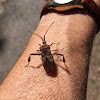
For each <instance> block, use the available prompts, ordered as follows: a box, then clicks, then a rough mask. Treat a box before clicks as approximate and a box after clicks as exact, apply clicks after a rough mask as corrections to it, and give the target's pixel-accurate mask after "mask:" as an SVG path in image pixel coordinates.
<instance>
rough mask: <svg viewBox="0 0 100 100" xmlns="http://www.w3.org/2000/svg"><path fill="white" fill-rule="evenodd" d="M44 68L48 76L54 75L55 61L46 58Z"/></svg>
mask: <svg viewBox="0 0 100 100" xmlns="http://www.w3.org/2000/svg"><path fill="white" fill-rule="evenodd" d="M43 66H44V69H45V71H46V72H47V73H48V74H52V73H53V72H54V61H53V58H52V61H51V60H50V59H48V57H46V58H45V62H43Z"/></svg>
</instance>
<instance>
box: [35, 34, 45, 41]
mask: <svg viewBox="0 0 100 100" xmlns="http://www.w3.org/2000/svg"><path fill="white" fill-rule="evenodd" d="M34 34H35V35H37V36H38V37H40V38H41V39H42V40H43V38H42V37H41V36H40V35H38V34H36V33H34Z"/></svg>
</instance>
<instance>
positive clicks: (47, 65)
mask: <svg viewBox="0 0 100 100" xmlns="http://www.w3.org/2000/svg"><path fill="white" fill-rule="evenodd" d="M53 23H54V22H53ZM53 23H52V24H51V25H50V26H49V28H50V27H51V26H52V25H53ZM49 28H48V29H47V31H46V32H45V34H44V37H43V38H42V37H41V36H39V35H38V34H36V33H34V34H35V35H37V36H38V37H40V38H41V39H42V43H43V44H42V45H41V44H39V45H40V48H39V50H37V51H40V53H32V54H30V56H29V58H28V65H29V63H30V61H31V55H40V56H41V58H42V64H40V65H39V66H37V68H39V67H40V66H41V65H43V66H44V69H45V71H46V72H47V73H48V74H52V73H53V72H54V58H53V55H59V56H62V57H63V62H64V64H65V58H64V56H63V54H59V53H57V52H55V53H54V54H52V53H51V49H50V46H51V45H53V44H54V43H52V44H50V45H48V44H47V43H46V40H45V36H46V33H47V32H48V30H49ZM52 51H57V50H52ZM28 65H27V66H28ZM65 66H66V64H65ZM66 67H67V66H66Z"/></svg>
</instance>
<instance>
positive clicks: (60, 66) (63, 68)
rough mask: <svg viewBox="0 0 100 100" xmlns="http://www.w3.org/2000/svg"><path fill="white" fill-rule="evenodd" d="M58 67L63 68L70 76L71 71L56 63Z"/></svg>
mask: <svg viewBox="0 0 100 100" xmlns="http://www.w3.org/2000/svg"><path fill="white" fill-rule="evenodd" d="M56 65H58V66H59V67H61V68H62V69H64V70H65V71H67V72H68V74H70V71H69V70H68V69H67V68H64V67H62V66H61V65H59V64H57V63H56Z"/></svg>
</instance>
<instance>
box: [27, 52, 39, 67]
mask: <svg viewBox="0 0 100 100" xmlns="http://www.w3.org/2000/svg"><path fill="white" fill-rule="evenodd" d="M31 55H41V54H38V53H32V54H30V56H29V57H28V65H29V63H30V61H31ZM28 65H26V66H28Z"/></svg>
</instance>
